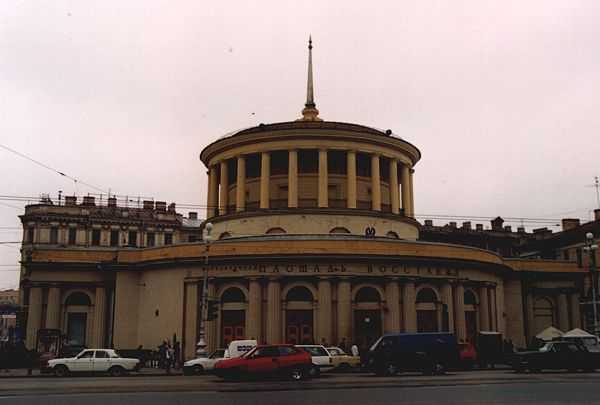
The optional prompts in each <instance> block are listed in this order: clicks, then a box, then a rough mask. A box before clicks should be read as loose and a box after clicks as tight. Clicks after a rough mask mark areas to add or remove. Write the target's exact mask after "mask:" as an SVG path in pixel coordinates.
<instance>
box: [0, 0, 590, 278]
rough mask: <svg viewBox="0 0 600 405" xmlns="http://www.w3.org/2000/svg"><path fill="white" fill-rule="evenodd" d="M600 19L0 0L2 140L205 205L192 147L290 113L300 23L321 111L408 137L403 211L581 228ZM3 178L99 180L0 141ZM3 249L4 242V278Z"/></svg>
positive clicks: (32, 188) (483, 10)
mask: <svg viewBox="0 0 600 405" xmlns="http://www.w3.org/2000/svg"><path fill="white" fill-rule="evenodd" d="M599 21H600V2H598V1H597V0H593V1H587V2H586V1H575V0H565V1H555V0H544V1H522V0H520V1H506V0H503V1H486V0H474V1H458V0H454V1H423V0H419V1H399V0H394V1H389V2H368V3H365V2H364V1H348V0H344V1H314V2H311V1H308V0H304V1H289V2H288V1H282V0H277V1H246V2H244V1H240V0H238V1H223V0H221V1H212V2H208V1H193V0H190V1H174V0H168V1H167V0H165V1H151V0H139V1H137V0H136V1H134V0H128V1H121V0H103V1H84V0H72V1H65V0H53V1H42V0H38V1H26V0H21V1H15V0H3V1H1V2H0V143H1V144H3V145H5V146H9V147H11V148H13V149H16V150H18V151H20V152H23V153H26V154H27V155H29V156H31V157H33V158H35V159H38V160H40V161H42V162H44V163H46V164H48V165H50V166H52V167H55V168H57V169H59V170H60V171H62V172H64V173H66V174H69V175H71V176H73V177H76V178H79V179H81V180H83V181H85V182H87V183H90V184H93V185H96V186H98V187H101V188H103V189H108V188H110V189H111V190H112V191H113V192H116V193H118V194H123V195H143V196H151V197H155V198H157V199H161V200H167V201H169V202H170V201H175V202H179V203H197V204H203V203H205V190H206V176H205V168H204V167H203V166H202V164H201V163H200V161H199V160H198V154H199V152H200V151H201V149H202V148H203V147H204V146H206V145H207V144H208V143H210V142H211V141H214V140H215V139H216V138H217V137H219V136H221V135H222V134H224V133H226V132H229V131H231V130H234V129H238V128H243V127H248V126H253V125H257V124H258V123H260V122H265V123H268V122H277V121H287V120H293V119H296V118H298V117H299V116H300V110H301V109H302V107H303V102H304V97H305V89H306V59H307V53H306V41H307V37H308V35H309V33H311V34H312V35H313V40H314V46H315V48H314V55H313V58H314V75H315V97H316V103H317V107H318V108H319V110H320V111H321V116H322V117H323V118H324V119H326V120H336V121H348V122H355V123H360V124H365V125H370V126H375V127H378V128H383V129H387V128H390V129H392V130H393V131H394V132H395V133H397V134H398V135H399V136H401V137H403V138H405V139H406V140H408V141H410V142H412V143H413V144H415V145H416V146H418V147H419V148H420V149H421V151H422V153H423V158H422V160H421V161H420V162H419V164H418V165H417V167H416V173H415V192H416V198H415V199H416V212H417V214H421V215H422V214H435V215H442V214H446V215H465V216H483V217H489V218H490V219H491V218H492V217H493V216H496V215H501V216H506V217H526V218H561V217H580V218H582V219H584V220H587V219H589V218H590V210H591V209H593V208H595V204H596V197H595V191H594V189H593V188H591V187H586V185H590V184H592V183H593V177H594V176H595V175H599V174H600V170H599V168H598V163H597V162H598V158H599V156H600V154H599V152H600V142H598V134H599V133H600V113H599V111H600V109H599V107H600V103H599V94H600V24H599ZM0 171H1V173H2V175H1V176H0V179H1V181H0V195H17V196H37V195H39V194H40V193H51V194H56V193H57V191H58V190H63V192H65V193H68V194H72V193H78V194H79V195H84V194H86V193H87V192H94V190H92V189H89V188H87V187H85V186H83V185H81V184H80V185H75V183H74V182H72V181H70V180H68V179H65V178H64V177H61V176H59V175H57V174H55V173H53V172H51V171H49V170H46V169H44V168H41V167H39V166H36V165H34V164H33V163H31V162H29V161H27V160H25V159H23V158H20V157H18V156H16V155H14V154H11V153H9V152H7V151H5V150H3V149H0ZM5 204H9V205H11V206H7V205H5ZM14 207H23V203H19V202H11V201H6V200H5V201H0V241H15V240H20V238H21V232H20V231H19V230H17V229H14V228H13V227H19V226H20V221H19V220H18V218H17V215H19V214H20V213H22V212H23V211H22V208H21V209H15V208H14ZM201 215H203V214H201ZM435 222H436V223H440V224H442V223H443V221H440V220H436V221H435ZM486 224H489V222H487V221H486ZM11 228H13V229H11ZM553 229H555V230H557V229H558V228H553ZM18 256H19V251H18V247H17V246H16V245H12V246H7V245H2V244H0V288H6V287H15V286H17V285H18V272H17V271H16V270H18V268H17V267H16V266H17V261H18ZM11 266H13V267H11Z"/></svg>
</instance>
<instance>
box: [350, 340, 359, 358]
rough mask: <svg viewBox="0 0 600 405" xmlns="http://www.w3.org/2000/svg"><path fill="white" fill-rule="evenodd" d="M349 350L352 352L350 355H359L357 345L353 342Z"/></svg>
mask: <svg viewBox="0 0 600 405" xmlns="http://www.w3.org/2000/svg"><path fill="white" fill-rule="evenodd" d="M350 351H351V352H352V355H353V356H355V357H358V356H359V355H360V353H359V351H358V346H357V345H356V343H355V344H353V345H352V347H351V348H350Z"/></svg>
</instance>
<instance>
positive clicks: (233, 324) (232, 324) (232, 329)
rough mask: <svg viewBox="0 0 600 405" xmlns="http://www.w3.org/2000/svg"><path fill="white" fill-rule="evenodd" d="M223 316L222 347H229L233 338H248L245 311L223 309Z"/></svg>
mask: <svg viewBox="0 0 600 405" xmlns="http://www.w3.org/2000/svg"><path fill="white" fill-rule="evenodd" d="M222 316H223V319H222V321H221V325H222V326H221V344H222V347H227V346H228V345H229V343H230V342H231V341H232V340H243V339H245V338H246V326H245V323H246V312H245V311H222Z"/></svg>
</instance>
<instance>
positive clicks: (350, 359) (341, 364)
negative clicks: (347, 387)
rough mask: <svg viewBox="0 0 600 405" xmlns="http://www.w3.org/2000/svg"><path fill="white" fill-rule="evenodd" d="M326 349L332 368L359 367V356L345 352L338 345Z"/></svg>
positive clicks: (346, 369) (348, 368)
mask: <svg viewBox="0 0 600 405" xmlns="http://www.w3.org/2000/svg"><path fill="white" fill-rule="evenodd" d="M326 349H327V351H328V352H329V354H330V355H331V358H332V361H333V367H334V370H336V371H349V370H352V369H357V368H359V367H360V356H352V355H350V354H347V353H346V352H344V351H343V350H342V349H340V348H339V347H327V348H326Z"/></svg>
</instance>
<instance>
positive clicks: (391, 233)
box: [385, 231, 400, 239]
mask: <svg viewBox="0 0 600 405" xmlns="http://www.w3.org/2000/svg"><path fill="white" fill-rule="evenodd" d="M385 236H386V237H388V238H392V239H400V237H399V236H398V234H397V233H396V232H394V231H389V232H388V233H387V234H386V235H385Z"/></svg>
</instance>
